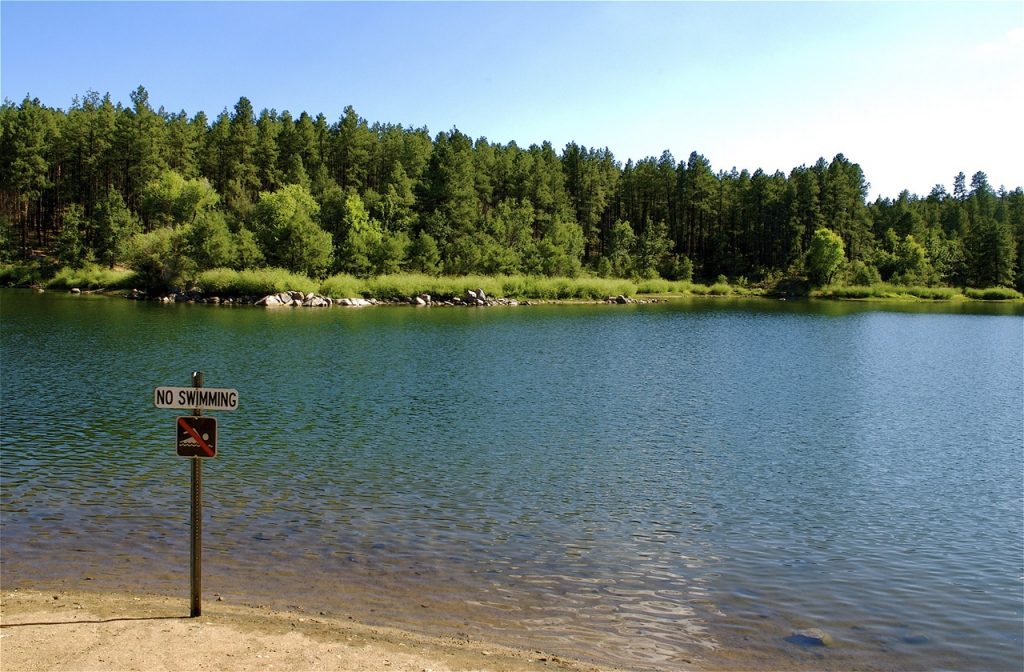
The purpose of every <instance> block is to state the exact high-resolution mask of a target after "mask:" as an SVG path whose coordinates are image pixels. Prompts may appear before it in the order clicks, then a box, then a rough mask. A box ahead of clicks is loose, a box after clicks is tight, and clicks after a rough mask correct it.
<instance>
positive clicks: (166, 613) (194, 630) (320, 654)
mask: <svg viewBox="0 0 1024 672" xmlns="http://www.w3.org/2000/svg"><path fill="white" fill-rule="evenodd" d="M0 669H2V670H3V671H4V672H20V671H22V670H31V671H33V672H34V671H36V670H90V671H92V670H97V671H98V670H118V671H120V670H145V671H146V672H150V671H163V670H168V671H169V670H182V671H185V670H189V671H191V670H210V671H217V672H220V671H222V670H223V671H232V670H239V671H241V670H289V671H292V670H345V671H346V672H355V671H373V672H384V671H386V672H395V671H409V672H423V671H425V670H430V671H433V672H444V671H448V670H451V671H456V670H493V671H495V672H500V671H509V672H519V671H524V672H525V671H528V670H529V671H532V670H548V671H550V670H570V671H578V670H590V671H595V672H596V671H598V670H599V669H602V668H597V667H595V666H593V665H587V664H584V663H580V662H576V661H570V660H564V659H561V658H557V657H555V656H551V655H548V654H545V653H542V652H540V651H517V650H514V649H509V648H505V647H501V646H492V645H489V644H486V643H484V642H479V641H472V640H469V639H460V638H454V637H453V638H437V637H427V636H423V635H417V634H414V633H408V632H402V631H399V630H394V629H389V628H381V627H373V626H368V625H364V624H360V623H357V622H355V621H351V620H345V621H341V620H337V619H333V618H327V617H311V616H308V615H299V614H293V613H287V612H281V611H275V610H272V609H269V608H253V607H243V606H236V605H229V604H227V603H225V602H220V601H212V602H204V604H203V615H202V616H200V617H198V618H189V617H188V602H187V601H186V600H182V599H180V598H169V597H160V596H152V595H127V594H100V593H84V592H79V593H74V592H64V591H60V592H57V591H55V592H49V593H48V592H40V591H26V590H15V591H4V592H3V593H2V594H0Z"/></svg>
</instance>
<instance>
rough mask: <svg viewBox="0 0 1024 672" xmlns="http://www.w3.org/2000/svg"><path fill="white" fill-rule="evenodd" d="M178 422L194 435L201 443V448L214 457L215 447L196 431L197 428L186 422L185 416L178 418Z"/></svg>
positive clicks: (208, 455) (207, 454)
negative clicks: (208, 443) (209, 444)
mask: <svg viewBox="0 0 1024 672" xmlns="http://www.w3.org/2000/svg"><path fill="white" fill-rule="evenodd" d="M178 424H179V425H181V427H182V429H184V430H185V431H186V432H188V433H189V434H191V435H192V438H193V439H195V440H196V441H197V442H198V443H199V448H200V449H201V450H202V451H203V452H204V453H206V456H207V457H213V449H212V448H210V446H208V445H207V443H206V441H203V437H201V436H199V434H197V433H196V430H194V429H192V427H191V426H190V425H189V424H188V423H187V422H185V418H178Z"/></svg>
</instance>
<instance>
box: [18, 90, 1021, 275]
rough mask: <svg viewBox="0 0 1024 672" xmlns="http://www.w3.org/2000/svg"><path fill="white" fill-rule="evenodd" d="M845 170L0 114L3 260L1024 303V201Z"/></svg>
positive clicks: (108, 110)
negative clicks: (816, 288) (838, 287)
mask: <svg viewBox="0 0 1024 672" xmlns="http://www.w3.org/2000/svg"><path fill="white" fill-rule="evenodd" d="M867 194H868V182H867V180H866V178H865V176H864V174H863V172H862V171H861V168H860V166H858V165H857V164H856V163H852V162H850V161H849V160H848V159H847V158H846V157H844V156H843V155H842V154H840V155H837V156H836V157H834V158H833V159H832V160H831V161H826V160H825V159H823V158H822V159H819V160H818V161H817V162H816V163H814V164H813V165H811V166H807V165H803V166H799V167H797V168H794V169H792V170H791V171H790V172H789V174H788V175H787V174H784V173H782V172H775V173H772V174H769V173H766V172H764V171H762V170H755V171H754V172H753V173H751V172H749V171H747V170H742V171H738V170H736V169H735V168H733V169H732V170H730V171H722V170H719V171H715V170H713V169H712V166H711V163H710V161H709V160H708V159H706V158H705V157H703V156H701V155H700V154H698V153H696V152H693V153H692V154H690V156H689V157H688V158H687V160H686V161H677V160H676V159H675V158H674V157H673V156H672V154H671V153H670V152H668V151H665V152H664V153H662V155H661V156H659V157H649V158H646V159H643V160H640V161H637V162H633V161H628V162H626V163H625V165H623V164H622V163H621V162H620V161H617V160H616V159H615V157H614V155H613V154H612V152H611V151H609V150H608V149H606V148H605V149H594V148H588V147H581V146H579V145H577V144H575V143H570V144H568V145H566V146H565V147H564V148H562V150H561V151H560V152H558V151H556V150H555V149H554V148H553V147H552V146H551V144H550V143H548V142H544V143H542V144H540V145H531V146H530V147H527V148H521V147H519V146H518V145H516V144H515V143H514V142H511V143H508V144H500V143H492V142H489V141H488V140H487V139H486V138H477V139H473V138H470V137H469V136H467V135H465V134H464V133H462V132H460V131H459V130H457V129H452V130H450V131H443V132H441V133H438V134H437V135H435V136H433V137H431V135H430V134H429V132H428V131H427V129H426V128H411V127H403V126H399V125H394V124H384V123H373V124H370V123H369V122H368V121H367V120H366V119H363V118H361V117H360V116H358V115H357V114H356V112H355V110H353V109H352V108H351V107H347V108H345V110H344V112H343V113H342V114H341V116H340V118H339V119H338V120H337V121H334V122H331V121H328V119H327V118H326V117H325V116H324V115H323V114H318V115H317V116H315V117H314V116H311V115H309V114H307V113H306V112H302V113H301V114H299V115H298V116H297V117H294V116H293V115H292V114H290V113H289V112H287V111H284V112H277V111H275V110H262V111H261V112H260V113H259V114H256V113H255V111H254V110H253V107H252V105H251V103H250V102H249V100H248V99H246V98H241V99H239V101H238V102H237V103H236V104H235V106H234V108H233V110H231V111H228V110H227V109H225V110H224V111H223V112H221V113H220V114H219V115H217V116H216V117H215V118H213V119H209V118H208V117H207V116H206V115H205V114H204V113H203V112H197V113H195V114H194V115H193V116H189V115H188V114H187V113H186V112H184V111H182V112H178V113H170V112H167V111H165V110H164V109H163V108H161V109H159V110H154V109H152V107H151V106H150V103H149V96H148V94H147V92H146V90H145V89H144V88H142V87H139V88H138V89H136V90H135V91H134V92H132V94H131V105H130V106H123V105H121V104H120V103H114V102H113V101H112V100H111V98H110V96H109V94H108V95H106V96H100V95H98V94H96V93H94V92H90V93H87V94H86V95H85V96H84V97H82V98H76V99H75V101H74V102H73V104H72V105H71V107H70V108H69V109H67V110H62V109H57V108H51V107H47V106H45V105H43V104H42V103H40V101H38V100H34V99H29V98H26V99H25V100H23V101H22V102H21V103H20V104H14V103H12V102H10V101H6V102H5V103H4V104H3V106H2V107H0V255H3V256H4V257H6V258H7V260H8V261H10V260H14V259H18V258H28V257H30V256H31V255H33V254H38V253H39V252H40V251H42V252H45V253H47V254H50V255H52V256H53V257H56V259H57V260H58V261H59V263H61V264H63V265H66V266H81V265H83V264H86V263H90V262H95V263H100V264H104V265H108V266H113V265H115V264H127V265H129V266H131V267H133V268H135V269H136V270H137V271H138V272H139V273H140V275H141V276H142V277H143V278H144V279H145V280H146V282H148V283H150V285H151V286H152V287H158V286H168V285H170V284H173V283H176V282H181V281H182V280H183V279H188V278H189V277H191V276H193V275H194V274H196V273H198V272H200V271H202V270H205V269H209V268H214V267H227V268H235V269H243V268H253V267H259V266H276V267H282V268H285V269H288V270H289V271H293V272H300V273H303V274H306V275H309V276H310V277H324V276H326V275H329V274H332V273H350V274H353V275H357V276H370V275H376V274H382V273H393V272H398V271H410V272H420V273H428V274H440V273H444V274H451V275H459V274H468V273H482V274H527V275H550V276H576V275H578V274H580V273H581V272H586V273H593V274H596V275H600V276H604V277H609V276H615V277H634V278H653V277H656V276H661V277H663V278H666V279H684V280H689V279H690V278H691V277H697V278H706V279H714V278H721V277H722V276H725V277H727V278H729V279H731V280H733V281H737V282H739V284H744V283H745V282H748V281H749V282H757V281H764V280H771V279H772V278H778V277H780V276H783V275H806V276H808V277H810V278H811V279H812V280H813V281H815V282H818V283H825V282H831V281H842V282H845V283H847V284H865V285H868V284H873V283H878V282H891V283H902V284H918V285H950V286H973V287H990V286H1017V287H1018V288H1021V289H1024V271H1022V260H1024V191H1022V189H1021V188H1020V187H1018V188H1016V189H1014V190H1013V191H1006V190H1005V189H1003V188H1000V189H999V190H998V191H997V190H995V189H994V188H993V187H992V185H990V184H989V183H988V178H987V176H986V175H985V173H983V172H977V173H975V174H974V175H973V177H971V179H970V181H969V182H968V180H967V178H966V176H965V175H964V174H963V173H961V174H959V175H957V176H956V177H955V178H954V181H953V187H952V193H949V192H947V191H946V189H945V188H944V187H943V186H942V185H936V187H935V188H934V189H933V190H932V191H931V193H929V194H928V195H927V196H924V197H920V196H917V195H912V194H909V193H907V192H903V193H902V194H900V195H899V196H898V198H896V199H895V200H893V199H889V198H885V199H878V200H876V201H874V202H873V203H867V202H866V198H867Z"/></svg>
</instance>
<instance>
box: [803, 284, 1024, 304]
mask: <svg viewBox="0 0 1024 672" xmlns="http://www.w3.org/2000/svg"><path fill="white" fill-rule="evenodd" d="M811 297H812V298H817V299H861V300H889V301H919V300H926V301H965V300H974V301H1021V300H1024V296H1022V295H1021V293H1020V292H1018V291H1017V290H1015V289H1010V288H1008V287H990V288H988V289H973V288H966V289H958V288H955V287H918V286H901V285H890V284H888V283H879V284H876V285H852V286H839V285H829V286H827V287H822V288H821V289H816V290H813V291H812V292H811Z"/></svg>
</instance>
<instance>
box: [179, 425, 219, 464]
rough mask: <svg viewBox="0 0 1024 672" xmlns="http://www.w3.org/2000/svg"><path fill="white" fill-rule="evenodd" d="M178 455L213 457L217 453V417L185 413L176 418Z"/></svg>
mask: <svg viewBox="0 0 1024 672" xmlns="http://www.w3.org/2000/svg"><path fill="white" fill-rule="evenodd" d="M177 443H178V455H181V456H182V457H215V456H216V455H217V418H206V417H202V416H196V415H186V416H181V417H179V418H178V442H177Z"/></svg>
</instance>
